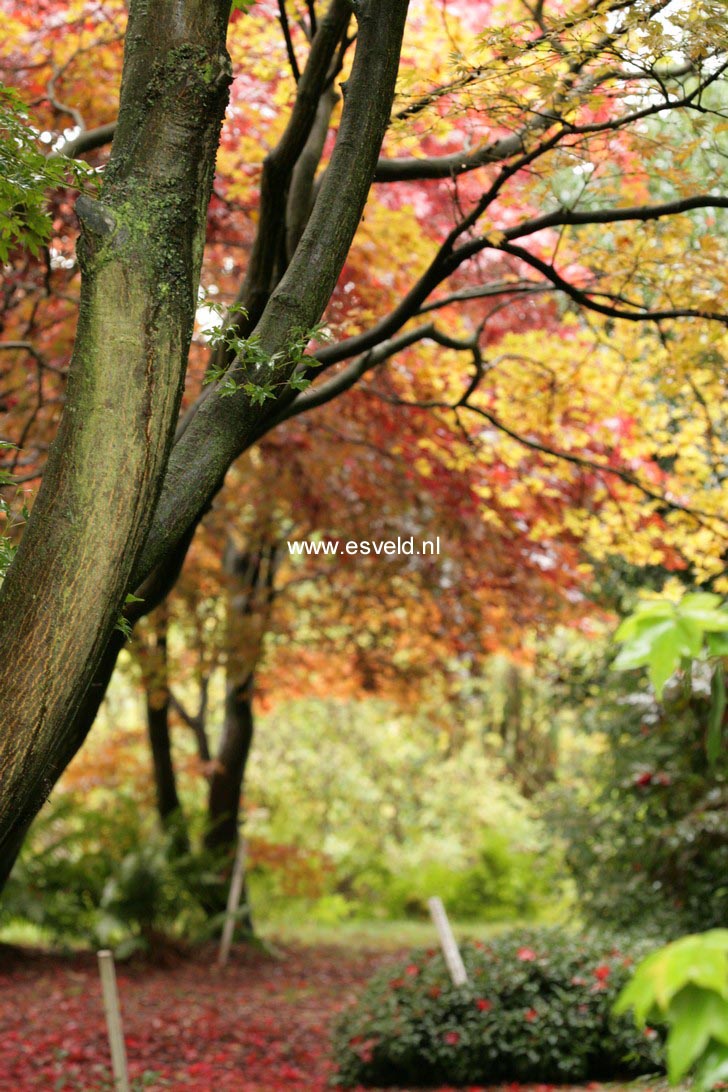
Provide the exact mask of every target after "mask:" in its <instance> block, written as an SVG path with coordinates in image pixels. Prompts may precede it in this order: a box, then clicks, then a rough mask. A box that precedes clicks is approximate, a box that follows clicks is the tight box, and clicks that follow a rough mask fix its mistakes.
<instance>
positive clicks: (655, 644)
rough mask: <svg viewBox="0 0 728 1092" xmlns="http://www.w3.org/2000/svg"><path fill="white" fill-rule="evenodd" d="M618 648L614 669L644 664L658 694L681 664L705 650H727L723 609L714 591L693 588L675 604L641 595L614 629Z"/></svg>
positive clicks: (717, 652)
mask: <svg viewBox="0 0 728 1092" xmlns="http://www.w3.org/2000/svg"><path fill="white" fill-rule="evenodd" d="M615 640H617V641H620V642H621V643H622V649H621V651H620V653H619V655H618V656H617V658H616V660H615V661H614V668H615V670H617V671H628V670H630V669H631V668H634V667H647V670H648V673H649V677H650V682H651V683H652V685H653V686H654V688H655V693H656V694H657V696H658V698H659V697H661V695H662V692H663V690H664V688H665V683H666V682H667V681H668V679H669V678H670V677H671V676H672V675H673V674H674V673H675V672H676V671H677V670H678V668H681V667H688V666H689V665H690V662H691V661H692V660H694V659H697V658H698V657H700V656H702V655H704V654H706V653H707V655H708V656H726V655H728V610H726V609H725V606H724V604H723V601H722V599H721V597H720V596H719V595H712V594H710V593H708V592H697V593H694V594H690V595H684V596H683V597H682V599H681V600H680V601H679V602H678V603H672V602H670V601H669V600H666V599H646V600H643V601H642V602H641V603H640V604H639V605H638V607H637V609H636V610H635V612H634V613H633V614H631V615H630V616H629V617H628V618H625V620H624V621H623V622H622V624H621V626H620V627H619V629H618V630H617V632H616V634H615Z"/></svg>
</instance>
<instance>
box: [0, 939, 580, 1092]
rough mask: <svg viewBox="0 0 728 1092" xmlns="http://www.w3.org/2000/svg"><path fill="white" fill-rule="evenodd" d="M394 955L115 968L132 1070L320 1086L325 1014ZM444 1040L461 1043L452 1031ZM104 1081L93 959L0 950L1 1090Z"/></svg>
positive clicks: (225, 1086) (219, 1087) (81, 1086)
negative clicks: (19, 953)
mask: <svg viewBox="0 0 728 1092" xmlns="http://www.w3.org/2000/svg"><path fill="white" fill-rule="evenodd" d="M11 956H12V962H11ZM400 956H401V953H389V954H382V953H372V952H361V951H360V952H353V953H352V952H348V951H346V950H345V949H343V948H341V949H340V948H306V949H290V948H286V949H285V950H282V951H281V958H280V959H273V958H271V957H269V956H266V955H264V954H262V953H260V952H251V951H247V950H243V949H238V950H235V951H234V952H233V955H232V957H231V962H230V964H229V965H228V966H227V967H226V968H225V969H224V970H223V971H219V970H218V969H217V968H216V967H215V964H214V955H212V954H211V951H210V950H209V949H208V950H207V951H205V952H202V953H199V954H198V955H196V956H195V957H193V958H190V959H188V960H185V961H179V962H177V963H176V964H174V965H173V966H171V967H167V968H160V967H155V966H148V965H143V964H141V963H136V964H133V965H131V966H128V965H121V966H120V968H119V974H118V981H119V991H120V994H121V1003H122V1014H123V1021H124V1032H125V1038H126V1044H127V1053H128V1058H129V1072H130V1077H131V1079H132V1081H134V1080H137V1081H141V1080H144V1082H145V1083H144V1087H145V1088H148V1089H150V1090H151V1092H162V1090H166V1092H190V1090H194V1092H233V1090H234V1092H278V1090H281V1089H286V1090H289V1092H304V1090H306V1092H325V1090H327V1088H328V1087H329V1086H328V1082H329V1080H330V1078H331V1076H332V1075H333V1073H334V1066H333V1063H332V1062H331V1060H330V1057H329V1031H330V1027H331V1023H332V1021H333V1020H334V1019H335V1017H336V1015H337V1013H338V1012H339V1011H340V1010H341V1009H342V1008H343V1007H344V1006H345V1005H346V1004H348V1003H349V1001H350V1000H351V999H352V997H353V995H354V994H355V993H356V992H357V991H358V990H359V989H360V988H361V987H362V986H363V985H364V982H365V981H366V980H367V979H368V978H369V976H370V975H371V973H372V972H373V971H374V970H376V969H378V967H380V966H383V965H386V964H387V963H390V962H392V961H394V960H397V959H399V958H400ZM412 966H414V964H412ZM477 1003H478V1005H479V1007H483V1008H484V1007H485V1005H487V1004H489V1002H487V1000H485V999H481V1000H480V1001H479V1002H477ZM527 1018H528V1017H527ZM446 1039H447V1042H449V1043H451V1044H452V1045H457V1041H458V1039H459V1033H458V1032H457V1031H450V1032H447V1033H446ZM373 1047H374V1042H373V1041H366V1042H363V1043H362V1044H361V1049H363V1050H365V1051H367V1052H368V1051H371V1050H372V1049H373ZM110 1078H111V1064H110V1057H109V1047H108V1041H107V1038H106V1027H105V1023H104V1017H103V1009H102V1003H101V992H100V987H99V981H98V973H97V970H96V961H95V958H94V957H93V956H92V955H90V954H84V955H76V956H69V957H63V956H50V955H42V954H38V953H28V954H25V955H22V956H16V955H15V954H14V953H8V952H7V950H3V948H2V946H0V1092H30V1090H39V1092H47V1090H50V1089H62V1090H63V1092H92V1090H93V1092H98V1090H99V1089H100V1088H106V1087H110ZM503 1087H504V1086H501V1088H503ZM590 1087H598V1086H590ZM402 1092H407V1090H402ZM409 1092H416V1090H414V1089H410V1090H409ZM431 1092H432V1090H431ZM437 1092H454V1090H450V1088H449V1086H448V1087H442V1088H440V1089H439V1090H437ZM468 1092H483V1090H482V1089H481V1088H480V1086H472V1087H471V1088H470V1089H469V1090H468ZM505 1092H527V1086H521V1085H517V1084H512V1085H507V1086H505ZM535 1092H551V1089H550V1086H548V1085H538V1086H536V1087H535Z"/></svg>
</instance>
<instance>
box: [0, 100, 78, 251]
mask: <svg viewBox="0 0 728 1092" xmlns="http://www.w3.org/2000/svg"><path fill="white" fill-rule="evenodd" d="M37 138H38V133H37V132H36V130H35V129H34V128H33V127H32V125H31V124H30V123H29V121H28V116H27V113H26V110H25V107H24V105H23V102H22V100H21V99H20V97H19V96H18V94H17V93H16V92H15V91H13V90H12V88H9V87H6V86H5V85H4V84H0V262H7V261H8V258H9V256H10V251H11V249H12V248H13V247H14V246H17V245H21V246H25V247H27V248H28V250H30V252H31V254H37V253H38V251H39V250H40V248H41V246H43V245H44V244H45V243H47V241H48V239H49V238H50V235H51V229H52V222H51V217H50V215H49V214H48V212H47V210H46V208H45V194H46V191H47V190H48V189H54V188H56V187H58V186H69V185H70V186H73V187H78V188H81V187H83V186H87V185H88V184H89V183H90V182H92V181H93V180H94V178H95V176H94V172H93V171H92V169H91V168H90V167H88V166H87V165H86V164H85V163H82V162H80V161H78V160H70V159H65V158H63V157H62V156H58V157H56V156H48V155H46V154H44V153H43V152H42V151H41V150H40V149H39V147H38V142H37Z"/></svg>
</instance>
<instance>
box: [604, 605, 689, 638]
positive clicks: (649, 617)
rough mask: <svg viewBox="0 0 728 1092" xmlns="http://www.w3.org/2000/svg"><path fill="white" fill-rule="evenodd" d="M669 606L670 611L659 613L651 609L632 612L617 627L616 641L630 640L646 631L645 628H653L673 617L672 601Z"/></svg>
mask: <svg viewBox="0 0 728 1092" xmlns="http://www.w3.org/2000/svg"><path fill="white" fill-rule="evenodd" d="M667 606H669V608H670V609H669V611H661V612H660V613H659V614H656V613H653V612H651V611H650V612H646V611H643V612H641V613H639V614H637V613H635V614H630V615H629V617H628V618H625V619H624V621H623V622H622V623H621V625H620V626H619V628H618V629H617V632H616V633H615V634H614V639H615V641H628V640H630V639H631V638H633V637H636V636H637V635H638V634H640V633H644V631H645V630H647V629H650V628H652V627H653V626H655V625H656V624H657V623H658V622H661V621H663V620H664V619H666V618H668V619H671V618H672V616H673V615H674V613H675V611H674V608H673V606H672V604H671V603H668V604H667Z"/></svg>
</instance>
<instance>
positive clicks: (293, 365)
mask: <svg viewBox="0 0 728 1092" xmlns="http://www.w3.org/2000/svg"><path fill="white" fill-rule="evenodd" d="M206 306H207V307H208V309H210V310H213V311H217V312H218V313H219V314H222V313H223V310H224V309H223V307H222V305H220V304H218V303H215V302H213V303H207V304H206ZM236 313H237V314H240V315H241V316H242V317H243V318H246V317H247V312H246V311H245V309H244V308H243V307H241V306H239V305H233V307H231V308H228V309H227V312H226V314H227V316H228V317H230V316H232V315H234V314H236ZM207 339H208V342H209V344H210V345H211V346H212V347H213V348H217V347H218V346H221V345H222V346H224V348H225V350H226V353H225V355H226V357H227V359H233V360H236V361H237V367H236V369H235V370H233V369H232V367H230V366H229V365H228V364H227V363H226V364H223V365H222V366H221V367H211V368H209V369H208V371H207V373H206V375H205V379H204V382H205V384H206V385H207V384H209V383H216V384H217V389H218V393H219V394H220V396H221V397H222V398H229V397H231V396H232V395H234V394H237V393H238V391H242V392H243V393H244V394H246V395H247V396H248V398H249V399H250V401H251V402H252V403H253V405H262V404H263V402H265V401H267V400H268V399H274V398H275V397H276V396H277V394H280V393H281V392H282V391H284V390H286V389H292V390H296V391H303V390H306V388H307V387H309V386H310V385H311V380H310V379H309V378H308V377H307V375H305V374H304V372H307V371H308V370H309V369H310V368H316V367H318V361H317V360H316V358H315V357H312V356H308V355H307V354H306V349H307V347H308V345H309V342H311V341H312V340H314V339H315V340H317V341H324V340H326V327H325V325H324V324H323V323H317V324H316V325H315V326H312V327H311V328H310V329H308V330H300V329H294V330H293V331H292V333H291V340H290V342H289V344H288V346H287V348H286V350H285V351H280V352H277V353H268V352H267V351H266V350H265V349H264V348H263V346H262V345H261V341H260V336H259V335H258V334H251V335H250V337H241V336H240V334H239V333H238V330H237V329H236V326H235V323H231V322H230V321H225V322H222V323H221V324H220V325H219V326H216V327H214V328H213V329H211V330H209V331H208V332H207ZM282 365H284V366H285V368H286V371H287V372H288V377H287V378H285V379H282V380H279V381H274V380H271V379H264V378H261V377H262V376H265V375H271V374H273V373H274V372H275V371H276V369H277V368H279V367H280V366H282ZM241 371H242V373H243V375H244V376H245V378H242V379H241V378H239V374H240V372H241ZM256 376H257V378H255V377H256Z"/></svg>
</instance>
